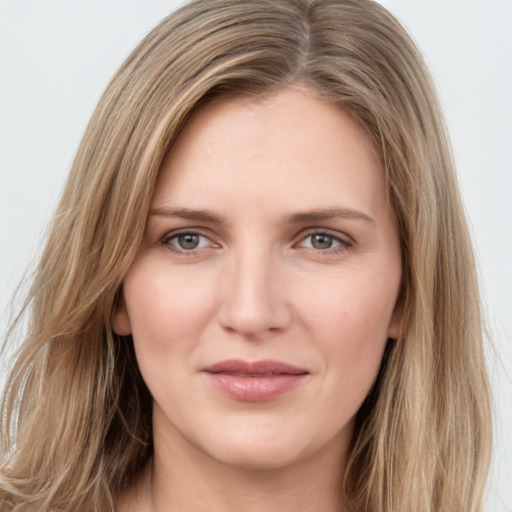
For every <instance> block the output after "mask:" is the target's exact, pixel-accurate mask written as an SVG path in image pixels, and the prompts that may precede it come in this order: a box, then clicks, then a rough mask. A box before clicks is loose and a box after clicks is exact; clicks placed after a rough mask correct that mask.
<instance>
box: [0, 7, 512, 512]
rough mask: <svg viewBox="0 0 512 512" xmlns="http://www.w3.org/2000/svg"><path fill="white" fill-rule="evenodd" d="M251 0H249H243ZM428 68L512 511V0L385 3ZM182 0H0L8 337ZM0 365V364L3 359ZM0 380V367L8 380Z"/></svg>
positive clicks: (497, 464)
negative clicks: (120, 85) (483, 318)
mask: <svg viewBox="0 0 512 512" xmlns="http://www.w3.org/2000/svg"><path fill="white" fill-rule="evenodd" d="M249 1H250V0H249ZM382 3H383V4H384V5H385V6H386V7H388V8H389V9H390V10H391V11H392V12H393V13H394V14H395V15H396V16H397V17H398V18H399V20H401V21H402V23H403V24H404V25H405V26H406V28H407V29H408V30H409V31H410V33H411V34H412V35H413V37H414V39H415V40H416V42H417V43H418V45H419V47H420V48H421V50H422V51H423V53H424V55H425V57H426V59H427V62H428V64H429V66H430V68H431V70H432V73H433V75H434V79H435V82H436V84H437V86H438V91H439V94H440V97H441V102H442V104H443V107H444V110H445V114H446V117H447V122H448V127H449V129H450V132H451V135H452V142H453V146H454V151H455V156H456V160H457V164H458V171H459V176H460V182H461V187H462V192H463V195H464V199H465V203H466V209H467V213H468V217H469V219H470V223H471V226H472V231H473V236H474V241H475V247H476V251H477V257H478V259H479V268H480V275H481V282H482V287H483V291H484V296H485V301H486V313H487V318H488V322H489V333H490V337H491V339H492V340H493V343H494V347H495V348H494V349H493V350H489V355H490V357H489V366H490V370H491V374H492V379H493V383H494V389H495V402H496V446H495V456H494V463H493V473H492V476H491V479H490V493H489V494H490V498H489V507H488V508H489V510H491V511H496V512H505V511H512V487H511V485H510V483H509V482H510V477H511V475H512V378H511V374H512V299H511V293H510V290H511V289H512V271H511V268H512V259H511V255H512V99H511V98H512V93H511V91H512V0H431V1H427V0H382ZM176 5H178V2H177V1H176V0H87V1H83V0H81V1H79V0H60V1H59V0H46V1H44V2H41V1H40V0H0V312H1V315H2V316H1V321H0V333H1V334H2V336H3V334H4V332H5V329H6V325H7V319H8V316H9V308H8V304H10V300H11V296H12V294H13V292H14V289H15V287H16V285H17V284H18V282H19V281H20V279H21V277H22V275H23V273H24V271H25V269H26V268H27V266H29V265H31V264H33V262H34V261H36V260H37V256H38V254H39V251H40V249H41V246H42V241H43V234H44V230H45V226H46V224H47V222H48V220H49V219H50V216H51V213H52V211H53V209H54V208H55V205H56V201H57V199H58V197H59V193H60V190H61V188H62V185H63V182H64V179H65V177H66V175H67V173H68V171H69V169H70V166H71V162H72V159H73V156H74V153H75V151H76V149H77V147H78V144H79V141H80V138H81V135H82V133H83V131H84V129H85V126H86V124H87V122H88V119H89V117H90V115H91V113H92V110H93V108H94V106H95V104H96V102H97V100H98V99H99V96H100V94H101V93H102V91H103V89H104V88H105V86H106V85H107V83H108V81H109V79H110V77H111V76H112V74H113V73H114V72H115V70H116V69H117V68H118V67H119V65H120V64H121V62H122V61H123V60H124V58H125V57H127V55H128V54H129V52H130V51H131V50H132V49H133V48H134V47H135V45H136V44H137V43H138V42H139V40H140V39H141V38H142V37H143V36H144V35H145V34H146V33H147V32H148V31H149V30H150V29H151V28H152V27H153V26H154V25H155V24H156V23H157V22H158V21H160V19H162V18H163V17H164V16H165V15H167V14H168V13H169V12H171V11H172V10H173V9H174V8H175V7H176ZM3 363H4V364H2V365H0V371H1V372H5V361H4V362H3ZM2 380H3V377H2V376H1V375H0V386H1V383H2Z"/></svg>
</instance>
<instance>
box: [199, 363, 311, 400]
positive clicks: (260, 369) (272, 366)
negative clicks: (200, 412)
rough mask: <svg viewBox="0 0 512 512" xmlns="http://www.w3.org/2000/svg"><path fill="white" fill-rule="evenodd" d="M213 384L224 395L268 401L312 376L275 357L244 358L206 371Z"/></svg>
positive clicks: (216, 365) (240, 398)
mask: <svg viewBox="0 0 512 512" xmlns="http://www.w3.org/2000/svg"><path fill="white" fill-rule="evenodd" d="M202 371H203V372H204V373H205V374H206V375H207V376H208V377H209V379H210V382H211V384H212V385H213V387H214V388H215V389H216V390H217V391H219V392H220V393H221V394H223V395H224V396H227V397H228V398H231V399H233V400H239V401H243V402H264V401H268V400H272V399H274V398H277V397H279V396H280V395H283V394H284V393H287V392H288V391H291V390H292V389H294V388H296V387H297V386H299V385H300V384H301V383H302V382H303V380H304V379H305V378H306V377H307V375H309V372H308V371H307V370H306V369H304V368H298V367H296V366H293V365H289V364H287V363H283V362H281V361H275V360H262V361H243V360H240V359H230V360H227V361H221V362H219V363H215V364H213V365H211V366H207V367H206V368H204V369H203V370H202Z"/></svg>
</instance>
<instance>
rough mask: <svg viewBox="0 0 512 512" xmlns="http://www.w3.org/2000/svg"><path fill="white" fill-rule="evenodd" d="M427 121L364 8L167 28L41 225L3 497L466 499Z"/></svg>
mask: <svg viewBox="0 0 512 512" xmlns="http://www.w3.org/2000/svg"><path fill="white" fill-rule="evenodd" d="M441 119H442V118H441V115H440V112H439V107H438V105H437V101H436V98H435V94H434V92H433V88H432V85H431V83H430V79H429V77H428V74H427V72H426V70H425V66H424V64H423V62H422V60H421V57H420V55H419V54H418V52H417V50H416V49H415V47H414V45H413V43H412V42H411V41H410V39H409V38H408V36H407V35H406V34H405V32H404V30H403V29H402V28H401V27H400V25H399V24H398V23H397V22H396V20H394V19H393V18H392V17H391V16H390V15H389V14H388V13H387V12H386V11H385V10H384V9H383V8H381V7H379V6H378V5H377V4H374V3H373V2H366V1H365V2H351V1H347V2H334V1H330V2H329V1H318V2H305V1H304V2H301V1H297V0H296V1H294V0H278V1H257V2H246V1H230V2H225V1H224V0H223V1H220V0H219V1H217V0H208V1H196V2H192V3H190V4H188V5H186V6H184V7H183V8H181V9H180V10H178V11H177V12H176V13H174V14H172V15H171V16H170V17H169V18H167V19H166V20H164V21H163V22H162V23H161V24H160V25H159V26H158V27H157V28H156V29H155V30H154V31H153V32H152V33H151V34H149V36H148V37H147V38H146V39H145V40H144V41H143V42H142V43H141V44H140V46H139V47H138V48H137V49H136V50H135V51H134V52H133V54H132V55H131V56H130V57H129V58H128V60H127V61H126V62H125V64H124V65H123V66H122V68H121V69H120V71H119V72H118V73H117V75H116V76H115V77H114V79H113V81H112V83H111V84H110V85H109V87H108V88H107V91H106V92H105V94H104V96H103V98H102V99H101V100H100V103H99V105H98V107H97V109H96V111H95V113H94V115H93V118H92V120H91V123H90V125H89V127H88V129H87V132H86V134H85V136H84V139H83V142H82V144H81V146H80V148H79V151H78V154H77V157H76V160H75V163H74V165H73V169H72V171H71V175H70V178H69V180H68V184H67V186H66V189H65V191H64V194H63V197H62V200H61V203H60V206H59V209H58V211H57V213H56V216H55V219H54V223H53V226H52V230H51V232H50V235H49V239H48V242H47V247H46V250H45V252H44V255H43V258H42V260H41V263H40V267H39V271H38V275H37V277H36V280H35V282H34V285H33V288H32V291H31V294H30V297H29V302H28V304H29V305H30V307H31V310H32V323H31V325H30V329H29V333H28V336H27V339H26V341H25V343H24V345H23V347H22V351H21V352H20V354H19V356H18V358H17V361H16V364H15V366H14V369H13V371H12V373H11V377H10V379H9V382H8V387H7V393H6V397H5V401H4V417H5V418H6V420H5V422H4V430H3V436H2V441H3V447H2V453H3V454H5V456H4V458H5V462H4V464H3V466H2V470H1V473H0V475H1V477H0V478H1V480H0V486H1V489H2V490H1V494H0V504H1V508H2V510H3V509H6V510H20V511H21V510H98V511H100V510H120V511H126V510H159V511H165V510H204V509H208V510H233V509H236V510H240V509H243V510H263V509H265V510H269V509H270V510H272V509H279V510H287V509H289V510H298V509H301V510H326V511H327V510H354V511H360V510H371V511H394V512H396V511H406V510H407V511H410V510H418V511H427V510H428V511H434V510H435V511H450V512H452V511H455V510H464V511H478V510H481V504H482V495H483V487H484V484H485V477H486V474H487V470H488V463H489V453H490V425H489V416H490V413H489V396H488V383H487V378H486V374H485V367H484V361H483V354H482V336H481V330H482V329H481V323H480V313H479V306H478V293H477V287H476V279H475V272H474V262H473V258H472V252H471V246H470V242H469V237H468V234H467V228H466V223H465V220H464V216H463V213H462V208H461V205H460V198H459V194H458V191H457V184H456V179H455V173H454V171H453V164H452V162H451V157H450V149H449V145H448V143H447V139H446V135H445V131H444V126H443V123H442V120H441ZM42 426H44V428H42ZM12 432H15V434H14V435H13V434H12Z"/></svg>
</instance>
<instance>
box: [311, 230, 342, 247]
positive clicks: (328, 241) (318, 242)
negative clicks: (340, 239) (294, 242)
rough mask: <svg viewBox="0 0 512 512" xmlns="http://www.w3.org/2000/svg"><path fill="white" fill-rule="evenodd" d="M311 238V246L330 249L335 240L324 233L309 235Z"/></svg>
mask: <svg viewBox="0 0 512 512" xmlns="http://www.w3.org/2000/svg"><path fill="white" fill-rule="evenodd" d="M310 238H311V247H313V248H314V249H320V250H322V249H330V248H331V247H332V246H333V245H334V244H335V242H336V240H335V239H334V238H333V237H332V236H329V235H325V234H320V233H319V234H316V235H310Z"/></svg>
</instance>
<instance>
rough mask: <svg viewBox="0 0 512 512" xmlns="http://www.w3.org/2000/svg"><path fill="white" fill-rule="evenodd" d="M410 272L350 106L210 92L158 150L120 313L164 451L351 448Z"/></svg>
mask: <svg viewBox="0 0 512 512" xmlns="http://www.w3.org/2000/svg"><path fill="white" fill-rule="evenodd" d="M400 279H401V262H400V247H399V241H398V235H397V230H396V225H395V222H394V218H393V215H392V212H391V210H390V207H389V205H388V202H387V198H386V192H385V183H384V176H383V170H382V168H381V165H380V163H379V159H378V157H377V156H376V153H375V151H374V149H373V147H372V143H371V142H370V139H369V137H368V136H367V134H366V133H365V132H364V130H363V129H362V128H360V127H359V125H358V124H356V123H355V122H354V121H353V120H352V119H351V117H350V116H349V115H348V114H346V113H345V112H343V111H342V110H340V109H339V108H337V107H335V106H333V105H329V104H327V103H324V102H321V101H319V100H317V99H314V98H313V97H312V96H311V95H308V94H307V92H306V91H301V90H283V91H281V92H279V93H277V94H275V95H273V96H269V97H267V98H266V99H264V100H260V101H258V102H254V101H252V100H244V99H236V100H235V99H233V100H221V101H218V102H213V103H210V104H208V105H206V106H205V107H203V108H202V109H201V110H199V111H198V112H196V113H195V114H194V115H193V116H192V118H191V119H190V121H189V122H188V124H187V125H186V127H185V129H184V131H183V132H182V134H181V135H180V137H179V138H178V140H177V142H176V144H175V145H174V146H173V148H172V150H171V151H170V153H169V154H168V155H167V157H166V159H165V161H164V162H163V165H162V167H161V170H160V175H159V178H158V181H157V183H156V189H155V193H154V197H153V199H152V205H151V211H150V215H149V219H148V222H147V228H146V231H145V235H144V239H143V242H142V245H141V247H140V250H139V253H138V255H137V257H136V258H135V261H134V262H133V264H132V266H131V268H130V269H129V271H128V273H127V274H126V276H125V279H124V286H123V290H124V300H123V304H122V305H121V306H120V308H119V310H118V311H117V312H116V313H115V317H114V328H115V330H116V331H117V332H118V333H120V334H129V333H131V334H132V335H133V340H134V344H135V350H136V355H137V360H138V363H139V366H140V370H141V372H142V375H143V377H144V379H145V381H146V383H147V386H148V388H149V390H150V391H151V394H152V396H153V399H154V413H153V415H154V417H153V426H154V435H155V453H157V452H158V447H159V446H160V444H161V445H162V446H163V445H166V446H168V447H170V449H172V450H174V451H176V450H180V449H181V450H188V451H189V452H190V450H192V452H194V453H199V454H201V456H205V457H208V458H210V459H213V460H215V461H219V462H222V463H223V464H227V465H231V466H236V467H250V468H268V467H278V466H285V465H290V464H294V463H298V462H300V461H303V460H305V459H307V458H311V457H316V456H318V457H320V456H321V454H325V453H327V452H328V453H330V454H333V456H335V457H337V458H338V459H340V460H342V459H343V457H345V455H346V451H347V447H348V445H349V443H350V439H351V436H352V432H353V423H354V416H355V414H356V412H357V410H358V409H359V407H360V406H361V404H362V402H363V400H364V399H365V397H366V396H367V394H368V393H369V391H370V389H371V387H372V384H373V383H374V381H375V378H376V375H377V373H378V369H379V365H380V362H381V359H382V355H383V350H384V347H385V344H386V341H387V338H389V337H397V336H398V334H399V330H400V319H399V318H398V313H397V311H396V309H397V308H396V307H395V305H396V301H397V295H398V292H399V286H400Z"/></svg>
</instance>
